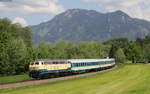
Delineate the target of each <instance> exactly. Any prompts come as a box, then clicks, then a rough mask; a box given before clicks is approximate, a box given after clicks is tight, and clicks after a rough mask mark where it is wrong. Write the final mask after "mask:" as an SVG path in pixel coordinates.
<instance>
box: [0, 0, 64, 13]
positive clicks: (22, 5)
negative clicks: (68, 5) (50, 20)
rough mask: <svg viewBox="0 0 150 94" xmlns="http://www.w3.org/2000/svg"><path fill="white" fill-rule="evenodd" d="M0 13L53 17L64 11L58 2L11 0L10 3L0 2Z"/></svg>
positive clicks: (48, 0) (50, 0)
mask: <svg viewBox="0 0 150 94" xmlns="http://www.w3.org/2000/svg"><path fill="white" fill-rule="evenodd" d="M0 11H3V12H5V11H6V12H19V13H25V14H35V13H46V14H53V15H55V14H58V13H60V12H62V11H64V8H63V7H62V6H61V5H60V4H59V2H58V0H13V1H12V2H0Z"/></svg>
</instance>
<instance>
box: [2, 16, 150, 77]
mask: <svg viewBox="0 0 150 94" xmlns="http://www.w3.org/2000/svg"><path fill="white" fill-rule="evenodd" d="M149 48H150V37H148V36H147V37H145V38H138V39H137V40H135V41H129V40H128V39H127V38H118V39H113V40H109V41H106V42H104V43H98V42H92V41H91V42H79V43H71V42H67V41H58V42H57V43H56V44H49V43H46V42H44V41H41V42H40V43H38V45H36V46H35V47H33V45H32V38H31V31H30V29H29V28H28V27H21V26H20V25H19V24H12V22H11V21H10V20H8V19H0V76H3V75H16V74H21V73H24V72H28V66H29V63H30V62H32V61H34V60H36V59H47V58H49V59H86V58H88V59H90V58H95V59H97V58H106V57H110V58H115V59H116V62H117V63H126V62H127V61H132V63H141V62H150V49H149Z"/></svg>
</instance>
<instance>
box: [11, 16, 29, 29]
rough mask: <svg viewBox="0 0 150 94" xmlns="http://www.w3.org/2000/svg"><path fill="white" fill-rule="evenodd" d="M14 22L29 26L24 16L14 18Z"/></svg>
mask: <svg viewBox="0 0 150 94" xmlns="http://www.w3.org/2000/svg"><path fill="white" fill-rule="evenodd" d="M13 23H19V24H20V25H21V26H23V27H25V26H27V25H28V24H27V22H26V20H25V19H24V18H20V17H16V18H15V19H14V20H13Z"/></svg>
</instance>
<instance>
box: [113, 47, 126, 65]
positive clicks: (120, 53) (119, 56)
mask: <svg viewBox="0 0 150 94" xmlns="http://www.w3.org/2000/svg"><path fill="white" fill-rule="evenodd" d="M115 59H116V62H118V63H125V61H126V56H125V54H124V52H123V49H121V48H119V49H118V50H117V51H116V52H115Z"/></svg>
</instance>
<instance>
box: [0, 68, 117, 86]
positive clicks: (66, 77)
mask: <svg viewBox="0 0 150 94" xmlns="http://www.w3.org/2000/svg"><path fill="white" fill-rule="evenodd" d="M115 68H116V66H115V67H113V68H111V69H107V70H101V71H96V72H89V73H84V74H77V75H71V76H64V77H59V78H51V79H42V80H27V81H21V82H14V83H5V84H0V89H6V88H15V87H20V86H29V85H39V84H42V83H48V82H56V81H60V80H68V79H75V78H80V77H85V76H90V75H93V74H97V73H101V72H106V71H110V70H113V69H115Z"/></svg>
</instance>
